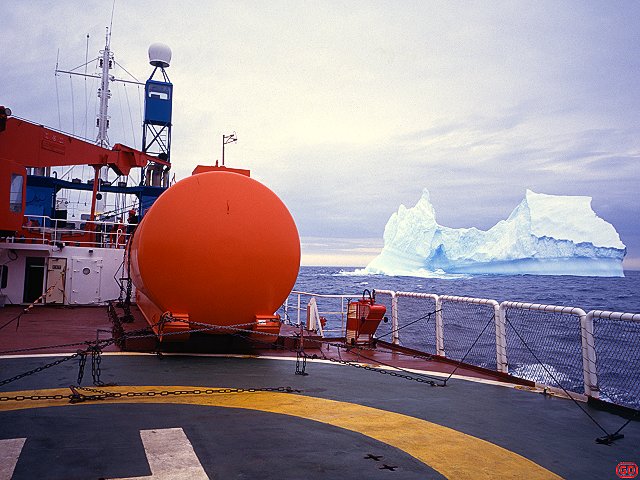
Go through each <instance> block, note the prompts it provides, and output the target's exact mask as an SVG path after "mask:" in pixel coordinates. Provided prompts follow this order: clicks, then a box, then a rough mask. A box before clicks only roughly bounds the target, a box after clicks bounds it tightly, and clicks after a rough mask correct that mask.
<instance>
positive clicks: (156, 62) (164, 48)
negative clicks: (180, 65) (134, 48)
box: [149, 43, 171, 68]
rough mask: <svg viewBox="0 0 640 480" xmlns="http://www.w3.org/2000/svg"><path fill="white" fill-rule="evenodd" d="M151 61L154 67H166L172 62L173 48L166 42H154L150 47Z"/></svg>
mask: <svg viewBox="0 0 640 480" xmlns="http://www.w3.org/2000/svg"><path fill="white" fill-rule="evenodd" d="M149 63H150V64H151V65H153V66H154V67H160V68H166V67H168V66H169V64H170V63H171V49H170V48H169V46H168V45H165V44H164V43H154V44H152V45H151V46H150V47H149Z"/></svg>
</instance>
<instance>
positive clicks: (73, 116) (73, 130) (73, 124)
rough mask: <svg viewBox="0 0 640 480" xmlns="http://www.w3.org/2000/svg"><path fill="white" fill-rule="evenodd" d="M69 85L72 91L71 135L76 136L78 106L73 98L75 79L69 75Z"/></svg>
mask: <svg viewBox="0 0 640 480" xmlns="http://www.w3.org/2000/svg"><path fill="white" fill-rule="evenodd" d="M69 85H70V90H71V133H73V135H75V134H76V106H75V101H74V98H73V79H72V78H71V75H69Z"/></svg>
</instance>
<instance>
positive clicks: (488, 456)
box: [0, 386, 561, 479]
mask: <svg viewBox="0 0 640 480" xmlns="http://www.w3.org/2000/svg"><path fill="white" fill-rule="evenodd" d="M211 388H213V387H193V386H181V387H177V386H172V387H164V386H153V387H148V386H145V387H127V386H120V387H108V388H105V390H108V391H111V392H122V393H124V392H145V391H156V392H157V391H161V390H168V391H174V390H193V389H201V390H205V389H211ZM57 394H61V395H67V394H69V390H68V389H50V390H32V391H22V392H0V396H14V395H24V396H30V395H57ZM105 403H172V404H189V405H206V406H215V407H227V408H244V409H249V410H258V411H262V412H270V413H277V414H283V415H292V416H295V417H300V418H305V419H308V420H315V421H317V422H321V423H325V424H328V425H333V426H336V427H340V428H344V429H346V430H351V431H353V432H358V433H361V434H362V435H366V436H368V437H371V438H373V439H375V440H378V441H380V442H382V443H386V444H387V445H391V446H393V447H396V448H398V449H400V450H403V451H404V452H406V453H408V454H409V455H411V456H412V457H414V458H416V459H418V460H419V461H421V462H423V463H425V464H427V465H429V466H430V467H431V468H433V469H434V470H436V471H438V472H440V473H441V474H442V475H444V476H445V477H447V478H454V479H465V478H469V479H483V478H486V479H494V478H500V479H503V478H514V479H515V478H517V479H520V478H528V479H543V478H544V479H548V478H553V479H558V478H561V477H559V476H557V475H556V474H554V473H553V472H551V471H549V470H546V469H545V468H543V467H541V466H540V465H538V464H536V463H534V462H532V461H531V460H529V459H527V458H525V457H523V456H521V455H518V454H517V453H514V452H511V451H509V450H507V449H505V448H502V447H499V446H498V445H495V444H493V443H490V442H487V441H485V440H481V439H479V438H476V437H473V436H471V435H467V434H465V433H462V432H458V431H457V430H453V429H451V428H448V427H443V426H442V425H438V424H435V423H432V422H428V421H426V420H421V419H419V418H415V417H410V416H408V415H403V414H400V413H395V412H389V411H386V410H380V409H377V408H372V407H365V406H363V405H357V404H354V403H349V402H341V401H336V400H328V399H325V398H317V397H308V396H304V395H295V394H290V393H287V394H285V393H270V392H255V393H230V394H219V393H216V394H213V395H182V396H169V397H161V396H154V397H121V398H109V399H105V400H100V401H92V402H83V403H78V404H74V405H71V404H69V401H68V399H63V400H41V401H28V400H26V401H15V400H12V401H3V402H0V411H9V410H22V409H29V408H39V407H54V406H66V407H69V406H71V407H74V406H78V405H101V404H105Z"/></svg>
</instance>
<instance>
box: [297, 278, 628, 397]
mask: <svg viewBox="0 0 640 480" xmlns="http://www.w3.org/2000/svg"><path fill="white" fill-rule="evenodd" d="M292 293H293V294H296V295H298V322H300V320H299V319H300V310H301V307H300V298H301V296H302V295H307V296H312V297H316V298H340V299H342V301H344V299H351V298H358V297H359V295H335V294H333V295H331V294H314V293H310V292H300V291H293V292H292ZM376 293H377V294H379V295H388V296H390V297H391V318H392V335H393V337H392V338H393V343H394V344H396V345H398V344H400V335H399V330H400V328H399V315H398V312H399V309H398V299H399V298H401V297H407V298H415V299H425V300H426V299H429V300H432V301H434V302H435V318H436V322H435V330H436V331H435V338H436V352H437V355H440V356H445V345H444V328H445V326H444V321H443V309H442V305H443V303H446V302H457V303H468V304H476V305H486V306H488V307H491V308H492V309H493V313H494V316H495V338H496V343H495V346H496V369H497V370H498V371H500V372H504V373H508V372H509V369H508V358H507V335H506V320H507V316H506V311H507V310H508V309H519V310H532V311H540V312H547V313H556V314H560V315H573V316H575V317H577V318H578V319H579V321H580V323H579V325H580V326H579V328H580V341H581V356H582V372H583V375H582V376H583V379H582V381H583V384H584V393H585V395H586V396H587V397H591V398H595V399H597V398H599V396H600V387H599V384H598V373H597V372H598V369H597V358H596V348H595V343H596V339H595V338H594V319H605V320H615V321H628V322H634V323H640V313H624V312H611V311H606V310H591V311H589V312H585V311H584V310H583V309H581V308H577V307H567V306H559V305H545V304H540V303H526V302H513V301H503V302H502V303H498V302H497V301H496V300H493V299H487V298H474V297H461V296H455V295H436V294H433V293H420V292H402V291H392V290H376ZM323 313H326V312H323ZM331 313H341V314H342V315H344V308H343V309H342V311H341V312H331ZM343 328H344V325H343Z"/></svg>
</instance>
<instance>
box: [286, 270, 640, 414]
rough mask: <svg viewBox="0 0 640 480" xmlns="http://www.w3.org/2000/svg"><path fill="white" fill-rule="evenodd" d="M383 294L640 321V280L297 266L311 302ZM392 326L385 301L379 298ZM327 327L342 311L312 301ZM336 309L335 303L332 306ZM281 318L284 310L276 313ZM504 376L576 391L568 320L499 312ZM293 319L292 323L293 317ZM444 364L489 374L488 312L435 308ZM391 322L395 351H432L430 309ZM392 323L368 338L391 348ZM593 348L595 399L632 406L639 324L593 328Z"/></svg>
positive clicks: (426, 304)
mask: <svg viewBox="0 0 640 480" xmlns="http://www.w3.org/2000/svg"><path fill="white" fill-rule="evenodd" d="M365 289H368V290H374V289H375V290H392V291H404V292H420V293H434V294H437V295H457V296H464V297H476V298H486V299H493V300H496V301H498V303H500V302H502V301H505V300H510V301H518V302H526V303H540V304H546V305H558V306H567V307H578V308H581V309H583V310H584V311H585V312H588V311H590V310H606V311H615V312H627V313H640V272H637V271H627V272H625V277H622V278H603V277H573V276H540V275H520V276H504V275H465V276H461V275H450V276H447V275H439V276H434V277H433V278H423V277H392V276H385V275H362V274H361V272H358V270H357V269H354V268H348V267H302V268H301V269H300V273H299V275H298V279H297V281H296V284H295V287H294V290H296V291H302V292H309V293H315V294H332V295H348V296H349V297H350V298H352V299H354V300H356V299H358V298H359V297H361V296H362V294H363V290H365ZM308 300H309V298H308V297H302V299H301V310H300V312H299V314H298V311H297V308H296V307H297V301H298V300H297V297H296V296H294V295H292V296H290V297H289V308H288V310H287V314H288V317H289V319H290V320H292V321H294V322H295V321H297V320H298V318H299V319H300V320H301V321H304V320H305V319H306V303H307V302H308ZM378 301H379V303H383V304H384V305H386V306H387V316H388V317H389V318H391V306H390V297H389V296H388V295H378ZM317 302H318V308H319V310H320V314H321V315H322V316H325V317H326V319H327V325H326V329H327V330H328V331H329V335H331V334H333V335H338V334H342V332H343V331H344V321H345V319H344V316H343V315H340V314H339V313H338V312H340V310H341V309H342V308H344V303H346V302H344V301H343V300H340V299H331V298H317ZM341 303H342V304H341ZM280 313H281V314H282V313H283V311H281V312H280ZM507 314H508V321H507V326H506V334H507V357H508V359H507V360H508V366H509V367H508V368H509V372H510V373H512V374H513V375H516V376H518V377H521V378H526V379H529V380H533V381H536V382H539V383H543V384H546V385H551V386H561V387H564V388H566V389H567V390H570V391H576V392H582V391H583V389H584V383H583V372H582V345H581V335H580V321H579V318H578V317H577V316H574V315H562V314H555V313H546V312H530V311H526V310H511V309H509V310H508V311H507ZM298 315H299V317H298ZM442 315H443V322H444V348H445V352H446V356H447V357H448V358H452V359H454V360H462V359H463V358H464V360H465V362H467V363H472V364H475V365H478V366H482V367H486V368H491V369H495V368H496V353H495V352H496V345H495V326H494V320H493V309H492V308H490V307H487V306H477V305H468V304H458V303H446V304H443V308H442ZM398 319H399V321H398V324H399V328H400V329H401V331H399V332H398V333H399V334H400V343H401V344H402V345H405V346H408V347H412V348H416V349H419V350H421V351H425V352H428V353H432V354H434V353H436V350H435V349H436V346H435V344H436V341H435V303H434V302H433V301H431V300H424V299H421V300H418V299H410V298H399V302H398ZM391 333H392V332H391V321H389V322H387V323H381V324H380V327H379V328H378V331H377V334H376V336H377V337H379V338H384V339H385V340H389V341H390V340H391ZM594 344H595V351H596V358H597V371H598V385H599V387H600V389H601V394H600V395H601V398H603V399H607V400H610V401H613V402H615V403H619V404H622V405H626V406H631V407H635V408H639V407H640V323H632V322H619V321H612V320H608V319H595V320H594Z"/></svg>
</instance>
